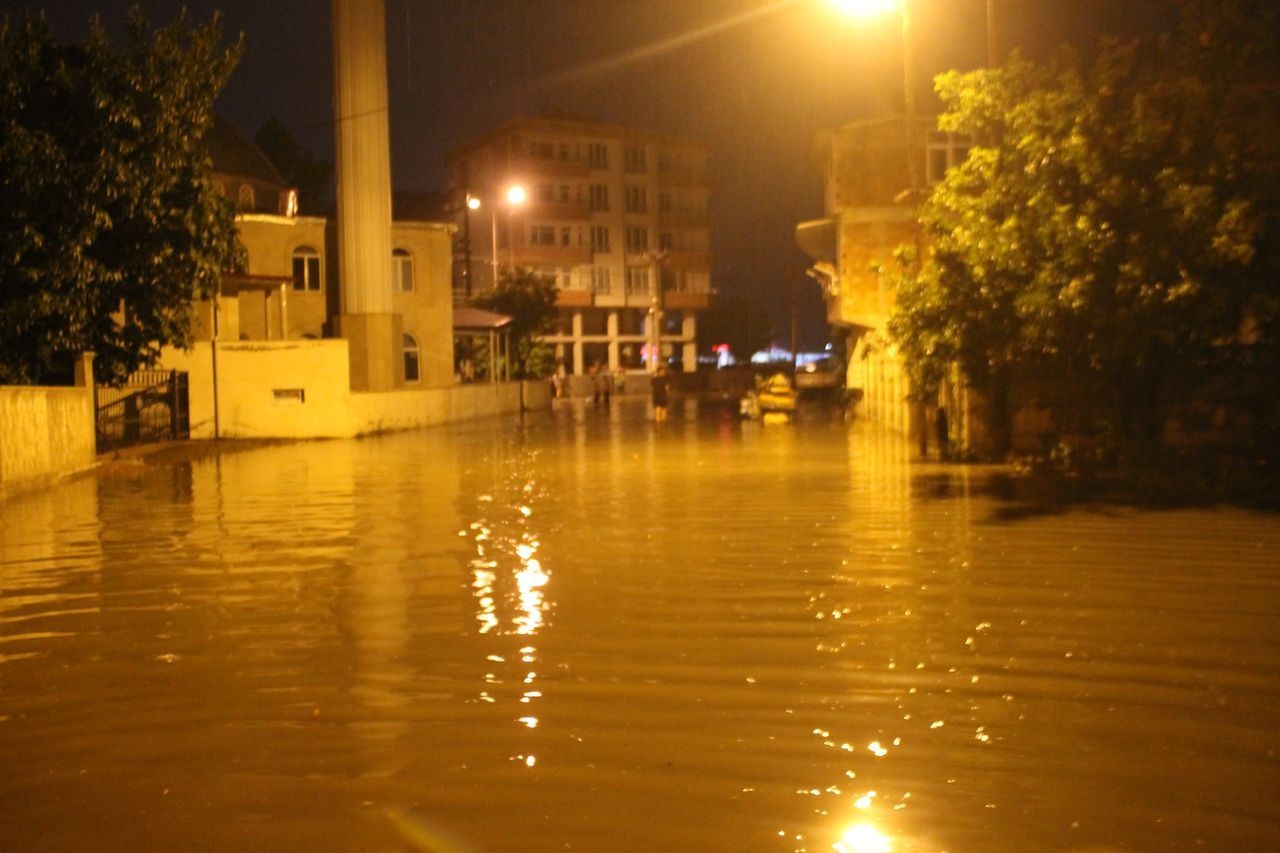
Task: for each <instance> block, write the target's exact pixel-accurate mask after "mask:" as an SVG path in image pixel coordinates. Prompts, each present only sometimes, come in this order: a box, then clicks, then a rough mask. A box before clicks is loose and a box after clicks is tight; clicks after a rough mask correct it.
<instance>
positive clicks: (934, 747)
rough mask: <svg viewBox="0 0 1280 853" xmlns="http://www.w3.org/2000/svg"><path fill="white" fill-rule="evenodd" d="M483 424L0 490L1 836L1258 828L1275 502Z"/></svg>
mask: <svg viewBox="0 0 1280 853" xmlns="http://www.w3.org/2000/svg"><path fill="white" fill-rule="evenodd" d="M509 426H510V425H509V424H508V425H506V426H504V427H503V428H495V425H494V424H484V423H476V424H470V425H460V426H458V427H457V428H451V429H448V430H433V431H428V432H424V433H413V434H404V435H396V436H385V437H382V438H377V439H370V440H366V441H361V442H317V443H307V444H300V445H282V446H278V447H271V448H265V449H262V450H258V451H252V452H245V453H236V454H231V455H226V456H222V457H215V458H211V459H207V460H199V461H196V462H192V463H188V464H185V465H172V466H168V465H166V466H151V467H145V466H143V467H139V468H137V469H136V470H123V471H115V472H111V473H104V474H102V475H101V476H96V477H89V478H85V479H82V480H77V481H74V482H72V483H68V484H65V485H63V486H60V487H59V488H57V489H55V490H53V491H51V492H48V493H44V494H41V495H29V496H22V497H20V498H19V499H17V500H11V501H9V502H7V503H6V504H5V505H4V507H3V509H4V513H3V519H2V520H0V761H2V762H3V765H4V767H5V773H4V774H0V849H15V850H22V849H84V848H86V847H93V846H113V847H118V848H121V849H155V848H164V849H187V848H190V847H192V846H197V847H209V848H218V849H244V848H246V847H254V848H258V849H332V850H367V849H399V846H400V845H403V844H404V843H406V841H407V842H408V843H410V844H412V843H416V842H415V841H414V839H420V838H425V839H449V842H448V843H450V844H452V845H453V846H454V847H463V848H470V849H485V850H525V849H563V848H564V847H566V846H568V847H571V848H576V849H600V848H601V847H610V848H613V847H617V848H620V849H720V848H723V847H726V846H740V847H745V848H747V849H762V850H769V849H778V850H794V849H805V850H831V849H836V850H846V851H852V850H882V849H889V850H933V849H952V850H1025V849H1078V848H1088V847H1090V846H1093V847H1105V846H1110V847H1128V848H1130V849H1140V848H1148V847H1158V848H1159V847H1165V848H1170V847H1179V846H1188V847H1189V846H1193V845H1195V844H1196V841H1197V839H1198V840H1200V841H1202V842H1203V844H1202V845H1200V846H1204V847H1206V848H1209V849H1272V848H1276V847H1280V810H1278V809H1277V806H1276V804H1275V802H1274V791H1275V790H1276V789H1278V788H1280V769H1278V765H1277V755H1280V735H1277V731H1280V696H1278V695H1277V692H1276V687H1275V685H1276V684H1277V683H1280V567H1278V566H1277V563H1276V561H1275V558H1274V555H1275V553H1276V550H1277V548H1280V528H1277V526H1276V525H1275V523H1274V522H1275V520H1274V517H1269V516H1260V515H1257V514H1253V513H1245V512H1237V511H1234V510H1215V511H1211V512H1193V511H1177V512H1169V513H1151V512H1146V511H1136V510H1129V509H1118V508H1114V507H1112V508H1097V507H1085V508H1074V509H1073V508H1070V507H1065V508H1062V510H1061V511H1059V512H1057V513H1055V514H1052V515H1045V514H1036V515H1022V516H1016V515H1011V514H1009V513H1007V512H1005V510H1006V509H1007V508H1008V507H1007V506H1006V504H1005V503H1003V502H1002V501H1001V500H998V499H995V498H993V496H992V491H991V488H990V483H989V482H988V480H987V479H986V478H985V475H984V474H983V472H981V471H966V470H964V469H946V468H936V467H930V466H928V465H925V464H921V463H918V462H913V461H912V460H911V458H910V448H909V446H908V445H907V443H906V442H903V441H902V440H901V439H899V438H896V437H894V436H892V435H889V434H886V433H882V432H879V431H876V430H874V429H872V428H870V427H868V426H867V425H865V424H856V425H854V426H853V428H852V429H846V428H845V427H844V426H843V425H841V424H836V423H822V422H805V421H804V420H803V419H802V420H801V421H800V422H798V423H796V424H793V425H792V426H791V427H787V428H768V429H765V428H763V427H762V426H761V425H759V424H754V423H742V422H741V421H739V420H738V419H737V418H736V417H733V415H732V413H731V412H730V413H729V415H728V416H727V417H726V416H724V414H723V413H722V412H720V411H717V410H714V409H706V410H701V411H695V410H694V409H692V408H682V407H677V408H675V409H673V412H672V418H671V420H670V421H668V422H666V423H665V424H661V425H656V424H654V423H652V422H651V421H650V420H648V419H647V405H645V404H643V403H642V404H641V405H630V404H629V403H628V401H617V400H615V403H614V406H613V407H612V408H611V409H609V410H607V411H604V410H593V409H591V408H590V407H585V408H583V407H576V408H575V407H562V408H560V409H558V410H557V411H556V412H555V413H554V414H553V415H552V416H550V417H547V418H531V419H528V420H526V421H524V422H522V423H521V424H520V425H519V426H518V427H515V428H508V427H509ZM1009 518H1016V519H1017V521H1016V522H1015V523H1008V522H1007V521H1005V520H1004V519H1009ZM122 812H123V813H128V814H131V815H145V816H146V820H145V821H121V820H120V819H119V815H120V814H121V813H122ZM193 837H194V838H197V839H198V843H196V844H193V843H192V838H193ZM103 839H107V841H105V842H104V841H103ZM432 843H435V842H432ZM441 843H443V842H441Z"/></svg>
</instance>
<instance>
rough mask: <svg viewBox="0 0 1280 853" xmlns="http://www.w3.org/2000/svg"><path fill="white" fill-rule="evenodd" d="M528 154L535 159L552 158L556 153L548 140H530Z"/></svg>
mask: <svg viewBox="0 0 1280 853" xmlns="http://www.w3.org/2000/svg"><path fill="white" fill-rule="evenodd" d="M529 156H530V157H533V158H534V159H536V160H552V159H554V158H555V156H556V155H555V149H554V147H553V146H552V145H551V143H550V142H530V143H529Z"/></svg>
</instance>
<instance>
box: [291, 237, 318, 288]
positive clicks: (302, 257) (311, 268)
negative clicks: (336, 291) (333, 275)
mask: <svg viewBox="0 0 1280 853" xmlns="http://www.w3.org/2000/svg"><path fill="white" fill-rule="evenodd" d="M293 289H294V290H311V291H316V292H318V291H319V290H320V253H319V252H317V251H316V250H315V249H313V248H311V247H310V246H299V247H298V248H296V249H294V250H293Z"/></svg>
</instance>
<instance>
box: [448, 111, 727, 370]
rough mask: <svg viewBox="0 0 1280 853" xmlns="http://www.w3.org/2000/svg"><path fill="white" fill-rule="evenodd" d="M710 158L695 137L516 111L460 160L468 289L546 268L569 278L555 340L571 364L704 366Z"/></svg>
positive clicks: (557, 277) (465, 294) (459, 292)
mask: <svg viewBox="0 0 1280 853" xmlns="http://www.w3.org/2000/svg"><path fill="white" fill-rule="evenodd" d="M707 160H708V156H707V148H706V146H705V145H703V144H702V143H699V142H697V141H695V140H691V139H686V138H682V137H672V136H664V135H659V134H653V133H646V132H642V131H637V130H632V129H629V128H625V127H620V126H618V125H611V124H603V123H598V122H591V121H581V120H571V119H553V118H521V119H515V120H512V121H509V122H507V123H506V124H504V125H502V126H500V127H498V128H497V129H495V130H494V131H492V132H490V133H489V134H486V135H485V136H483V137H481V138H479V139H477V140H475V141H473V142H472V143H470V144H469V145H467V146H465V147H464V148H462V149H461V150H459V151H457V152H455V153H454V154H453V155H452V156H451V158H450V168H451V174H452V179H451V197H452V198H453V199H454V200H455V204H454V205H453V208H454V209H455V210H456V211H457V213H456V216H457V217H458V219H457V229H458V230H457V238H456V239H457V244H456V246H457V248H456V250H455V265H456V267H455V269H456V274H455V279H454V287H455V300H456V301H465V300H466V299H467V298H469V297H470V296H471V295H474V294H476V293H479V292H483V291H484V290H486V289H491V288H492V287H493V286H494V283H495V281H497V279H498V277H499V276H500V275H501V273H502V272H503V271H504V270H508V269H512V268H516V267H524V268H528V269H532V270H534V271H535V272H538V273H541V274H543V275H545V276H547V277H548V278H550V279H552V280H554V281H555V283H556V286H557V290H558V300H557V301H558V305H559V307H560V316H559V322H558V326H557V328H556V330H555V332H554V333H553V334H551V335H549V336H548V337H547V338H546V341H547V343H549V344H550V345H552V346H553V347H554V349H555V353H556V358H557V360H558V361H559V362H560V363H561V364H563V365H564V367H565V369H566V370H567V371H568V372H570V373H573V374H582V373H584V372H590V371H591V370H593V369H596V368H597V367H599V368H601V369H603V368H607V369H609V370H610V371H652V370H654V369H655V368H656V367H657V365H659V364H665V365H670V366H672V367H673V368H674V367H679V368H680V369H683V370H686V371H692V370H694V369H695V367H696V337H697V329H698V315H699V314H700V313H701V312H703V311H705V310H706V309H707V308H709V307H710V305H711V300H712V296H713V293H714V291H713V288H712V282H711V245H710V244H711V228H710V220H709V216H708V204H709V199H710V194H711V189H710V182H709V178H708V171H707ZM512 187H519V188H521V189H522V190H523V197H522V198H521V197H520V196H516V197H514V199H513V198H512V197H510V196H509V195H508V191H509V190H510V189H511V188H512ZM467 201H470V202H471V205H468V204H466V202H467Z"/></svg>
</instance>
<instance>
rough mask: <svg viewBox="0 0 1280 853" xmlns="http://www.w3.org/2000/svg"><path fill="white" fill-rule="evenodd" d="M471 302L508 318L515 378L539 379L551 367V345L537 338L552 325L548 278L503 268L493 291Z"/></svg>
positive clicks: (553, 291) (552, 304) (553, 314)
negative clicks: (509, 319)
mask: <svg viewBox="0 0 1280 853" xmlns="http://www.w3.org/2000/svg"><path fill="white" fill-rule="evenodd" d="M471 304H472V305H474V306H475V307H477V308H483V309H485V310H486V311H495V312H497V313H499V314H506V315H507V316H509V317H511V324H510V326H508V327H507V328H508V329H509V333H510V336H511V355H512V361H513V364H512V373H513V375H514V376H515V378H517V379H541V378H543V377H546V376H549V375H550V373H551V369H552V359H551V348H550V347H549V346H547V345H546V344H544V343H542V341H541V340H540V338H541V337H542V336H543V335H546V334H548V333H550V332H551V331H552V330H554V328H555V321H556V285H555V282H554V281H552V280H551V279H550V278H548V277H546V276H542V275H538V274H537V273H535V272H533V271H532V270H529V269H525V268H523V267H517V268H516V269H514V270H504V271H503V272H502V274H501V275H500V276H499V277H498V286H497V287H496V288H494V290H492V291H490V292H487V293H483V294H480V295H479V296H476V297H474V298H472V300H471Z"/></svg>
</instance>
